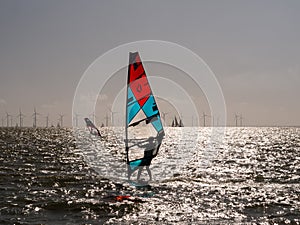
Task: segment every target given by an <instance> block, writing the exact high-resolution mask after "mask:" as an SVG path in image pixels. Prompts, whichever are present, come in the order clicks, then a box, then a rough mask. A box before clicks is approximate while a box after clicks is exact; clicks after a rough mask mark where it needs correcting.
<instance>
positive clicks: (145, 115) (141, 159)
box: [125, 52, 164, 178]
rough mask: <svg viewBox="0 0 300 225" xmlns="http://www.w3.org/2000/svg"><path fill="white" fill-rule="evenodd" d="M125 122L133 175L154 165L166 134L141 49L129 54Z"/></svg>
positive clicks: (128, 162)
mask: <svg viewBox="0 0 300 225" xmlns="http://www.w3.org/2000/svg"><path fill="white" fill-rule="evenodd" d="M125 121H126V125H125V135H126V138H125V147H126V156H127V164H128V177H129V178H130V175H131V174H132V173H133V172H134V171H135V170H136V169H137V168H138V167H139V166H149V165H150V163H151V160H152V159H153V158H154V157H155V156H156V155H157V153H158V150H159V147H160V145H161V142H162V139H163V137H164V129H163V126H162V122H161V117H160V113H159V110H158V107H157V104H156V101H155V98H154V96H153V93H152V90H151V87H150V84H149V81H148V79H147V76H146V73H145V70H144V67H143V64H142V62H141V59H140V56H139V54H138V52H135V53H130V54H129V66H128V80H127V101H126V118H125Z"/></svg>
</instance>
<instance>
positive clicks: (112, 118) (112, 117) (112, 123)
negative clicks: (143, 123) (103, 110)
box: [108, 108, 118, 127]
mask: <svg viewBox="0 0 300 225" xmlns="http://www.w3.org/2000/svg"><path fill="white" fill-rule="evenodd" d="M108 110H109V111H110V114H111V126H112V127H113V126H114V115H115V114H116V113H118V112H114V111H112V110H111V109H110V108H108Z"/></svg>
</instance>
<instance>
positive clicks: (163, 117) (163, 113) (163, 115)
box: [161, 112, 169, 126]
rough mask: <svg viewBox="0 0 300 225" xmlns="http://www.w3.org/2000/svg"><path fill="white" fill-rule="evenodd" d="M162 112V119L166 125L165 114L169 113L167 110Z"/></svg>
mask: <svg viewBox="0 0 300 225" xmlns="http://www.w3.org/2000/svg"><path fill="white" fill-rule="evenodd" d="M161 114H162V119H163V120H164V126H166V115H168V114H169V112H161Z"/></svg>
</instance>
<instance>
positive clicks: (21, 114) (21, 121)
mask: <svg viewBox="0 0 300 225" xmlns="http://www.w3.org/2000/svg"><path fill="white" fill-rule="evenodd" d="M17 116H18V117H19V120H20V127H23V117H24V116H25V115H24V114H23V113H22V111H21V108H19V114H18V115H17Z"/></svg>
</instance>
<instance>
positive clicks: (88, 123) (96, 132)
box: [84, 118, 101, 137]
mask: <svg viewBox="0 0 300 225" xmlns="http://www.w3.org/2000/svg"><path fill="white" fill-rule="evenodd" d="M84 121H85V123H86V127H87V128H88V130H89V131H90V133H91V134H94V135H98V136H99V137H101V134H100V131H99V130H98V128H97V127H96V126H95V124H94V123H93V122H92V121H91V120H90V119H89V118H84Z"/></svg>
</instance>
